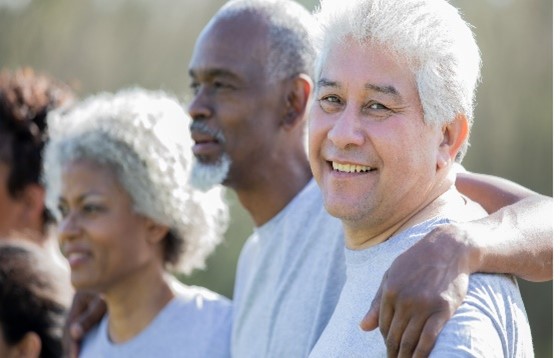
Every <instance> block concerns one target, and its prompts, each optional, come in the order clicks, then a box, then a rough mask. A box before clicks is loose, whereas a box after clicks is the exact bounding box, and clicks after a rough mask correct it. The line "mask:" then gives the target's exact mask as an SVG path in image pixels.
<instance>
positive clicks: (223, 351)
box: [80, 286, 231, 358]
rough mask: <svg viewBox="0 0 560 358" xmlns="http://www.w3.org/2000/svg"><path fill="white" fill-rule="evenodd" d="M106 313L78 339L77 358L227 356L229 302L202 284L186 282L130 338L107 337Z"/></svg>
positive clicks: (229, 330) (219, 357) (229, 323)
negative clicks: (183, 288)
mask: <svg viewBox="0 0 560 358" xmlns="http://www.w3.org/2000/svg"><path fill="white" fill-rule="evenodd" d="M107 324H108V316H107V315H106V316H105V317H103V320H102V321H101V322H100V323H99V324H98V325H97V326H96V327H95V328H94V329H92V330H91V331H90V332H88V334H87V335H86V337H85V339H84V341H83V342H82V348H81V351H80V358H82V357H83V358H100V357H103V358H113V357H114V358H123V357H135V358H142V357H146V358H147V357H162V358H163V357H165V358H173V357H177V358H179V357H190V358H214V357H216V358H222V357H229V356H230V354H229V345H230V336H231V302H230V301H229V300H228V299H227V298H225V297H222V296H220V295H218V294H216V293H214V292H211V291H209V290H207V289H205V288H201V287H196V286H189V287H188V288H187V290H186V292H185V293H184V294H181V295H177V296H176V297H175V298H174V299H173V300H171V301H170V302H169V303H168V304H167V305H166V306H165V307H164V308H163V309H162V310H161V311H160V312H159V313H158V315H157V316H156V317H155V318H154V319H153V321H152V322H151V323H150V324H149V325H148V326H147V327H146V328H144V329H143V330H142V331H141V332H140V333H139V334H138V335H137V336H135V337H134V338H132V339H130V340H128V341H126V342H124V343H119V344H114V343H113V342H111V341H110V339H109V334H108V331H107Z"/></svg>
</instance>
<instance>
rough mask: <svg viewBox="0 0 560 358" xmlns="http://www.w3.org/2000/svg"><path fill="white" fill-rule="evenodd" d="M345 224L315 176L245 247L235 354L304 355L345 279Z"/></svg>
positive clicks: (238, 279) (239, 277) (246, 357)
mask: <svg viewBox="0 0 560 358" xmlns="http://www.w3.org/2000/svg"><path fill="white" fill-rule="evenodd" d="M344 271H345V269H344V241H343V232H342V224H341V223H340V221H339V220H338V219H335V218H333V217H331V216H330V215H328V213H327V212H326V211H325V209H324V208H323V201H322V196H321V192H320V191H319V188H318V187H317V184H316V182H315V181H314V180H312V181H310V182H309V183H308V184H307V186H306V187H305V188H304V189H303V190H302V191H301V192H300V193H299V194H298V195H297V196H296V197H295V198H294V199H293V200H292V201H291V202H290V203H289V204H288V205H287V206H286V207H285V208H284V209H283V210H282V211H281V212H280V213H279V214H277V215H276V216H275V217H274V218H273V219H272V220H270V221H269V222H267V223H266V224H265V225H263V226H261V227H259V228H256V229H255V231H254V233H253V235H252V236H251V237H250V238H249V239H248V241H247V242H246V243H245V246H244V247H243V251H242V253H241V256H240V258H239V262H238V266H237V277H236V280H235V291H234V300H233V302H234V325H233V336H232V356H233V357H240V358H251V357H258V358H263V357H270V358H275V357H296V358H297V357H306V356H307V355H308V354H309V352H310V351H311V349H312V348H313V345H314V344H315V342H316V341H317V339H318V338H319V336H320V334H321V332H322V331H323V329H324V327H325V326H326V324H327V322H328V320H329V318H330V316H331V314H332V312H333V310H334V307H335V305H336V302H337V300H338V296H339V294H340V290H341V289H342V285H343V284H344V279H345V272H344Z"/></svg>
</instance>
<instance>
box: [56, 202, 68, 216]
mask: <svg viewBox="0 0 560 358" xmlns="http://www.w3.org/2000/svg"><path fill="white" fill-rule="evenodd" d="M57 209H58V212H59V213H60V216H61V217H62V218H66V217H67V216H68V207H67V206H66V205H64V204H58V206H57Z"/></svg>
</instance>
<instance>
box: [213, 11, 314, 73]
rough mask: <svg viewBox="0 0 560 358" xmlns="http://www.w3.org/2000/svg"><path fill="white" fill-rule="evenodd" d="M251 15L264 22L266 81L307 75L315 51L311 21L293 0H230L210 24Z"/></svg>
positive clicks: (310, 17) (312, 23) (311, 71)
mask: <svg viewBox="0 0 560 358" xmlns="http://www.w3.org/2000/svg"><path fill="white" fill-rule="evenodd" d="M246 13H253V14H255V15H257V16H259V17H261V18H262V19H263V20H264V24H265V27H266V28H267V29H268V32H267V34H266V35H267V44H268V51H267V54H268V58H267V60H266V61H265V73H266V75H267V80H268V81H280V80H285V79H287V78H290V77H292V76H295V75H298V74H300V73H304V74H307V75H309V76H311V75H312V74H313V66H314V62H315V56H316V51H315V47H314V41H313V38H314V37H315V33H316V32H317V26H316V22H315V19H314V18H313V16H312V15H311V13H310V12H309V11H308V10H307V9H306V8H304V7H303V6H302V5H301V4H299V3H297V2H295V1H293V0H231V1H229V2H227V3H226V4H225V5H224V6H223V7H222V8H221V9H220V10H219V11H218V13H217V14H216V16H215V17H214V21H219V20H220V19H229V18H233V17H236V16H239V15H240V14H246Z"/></svg>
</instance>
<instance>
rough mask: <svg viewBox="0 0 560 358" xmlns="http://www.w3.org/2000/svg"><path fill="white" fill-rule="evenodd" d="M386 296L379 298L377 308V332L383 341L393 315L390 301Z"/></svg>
mask: <svg viewBox="0 0 560 358" xmlns="http://www.w3.org/2000/svg"><path fill="white" fill-rule="evenodd" d="M386 296H387V295H385V294H383V295H382V296H381V304H380V306H379V330H380V331H381V334H382V335H383V338H384V339H385V340H387V335H388V334H389V329H390V328H391V322H392V321H393V315H394V314H395V311H394V309H393V305H392V301H391V300H389V299H388V298H387V297H386Z"/></svg>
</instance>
